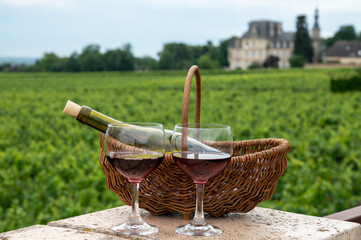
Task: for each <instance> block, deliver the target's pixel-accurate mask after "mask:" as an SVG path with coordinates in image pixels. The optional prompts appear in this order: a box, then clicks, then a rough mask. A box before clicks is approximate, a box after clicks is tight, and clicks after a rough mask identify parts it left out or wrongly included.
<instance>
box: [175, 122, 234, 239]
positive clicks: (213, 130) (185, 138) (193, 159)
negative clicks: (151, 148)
mask: <svg viewBox="0 0 361 240" xmlns="http://www.w3.org/2000/svg"><path fill="white" fill-rule="evenodd" d="M171 145H172V156H173V159H174V161H175V162H176V164H177V165H178V167H179V168H180V169H181V170H182V171H183V172H184V173H186V174H187V175H188V176H189V177H191V178H192V179H193V181H194V182H195V184H196V211H195V215H194V218H193V220H192V221H191V222H190V223H188V224H186V225H184V226H180V227H177V228H176V232H177V233H179V234H183V235H189V236H216V235H219V234H221V233H222V230H221V229H219V228H217V227H213V226H212V225H210V224H208V223H207V222H206V221H205V219H204V213H203V192H204V186H205V184H206V183H207V181H208V179H210V178H212V177H214V176H216V175H217V174H218V173H220V172H221V171H223V169H224V168H225V167H226V166H227V164H228V162H229V161H230V159H231V157H232V154H233V139H232V132H231V128H230V126H227V125H220V124H197V123H196V124H190V123H188V124H177V125H176V126H175V127H174V131H173V135H172V139H171Z"/></svg>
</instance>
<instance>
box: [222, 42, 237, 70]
mask: <svg viewBox="0 0 361 240" xmlns="http://www.w3.org/2000/svg"><path fill="white" fill-rule="evenodd" d="M236 38H237V37H231V38H228V39H226V40H223V41H221V42H220V44H219V47H218V52H219V54H218V62H219V65H220V66H222V67H228V66H229V63H228V46H229V44H230V43H232V42H233V41H234V40H235V39H236Z"/></svg>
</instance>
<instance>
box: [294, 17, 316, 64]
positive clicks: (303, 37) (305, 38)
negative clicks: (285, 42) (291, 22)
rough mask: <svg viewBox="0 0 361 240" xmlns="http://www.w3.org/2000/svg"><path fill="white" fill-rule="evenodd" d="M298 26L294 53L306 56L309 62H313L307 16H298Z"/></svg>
mask: <svg viewBox="0 0 361 240" xmlns="http://www.w3.org/2000/svg"><path fill="white" fill-rule="evenodd" d="M296 28H297V31H296V34H295V48H294V54H295V55H301V56H304V57H305V59H306V60H307V61H308V62H312V57H313V48H312V43H311V39H310V36H309V35H308V26H307V22H306V16H304V15H300V16H297V24H296Z"/></svg>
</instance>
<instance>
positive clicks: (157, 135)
mask: <svg viewBox="0 0 361 240" xmlns="http://www.w3.org/2000/svg"><path fill="white" fill-rule="evenodd" d="M104 151H105V154H106V157H107V159H108V161H109V162H110V163H111V165H113V167H114V168H115V169H116V170H117V171H118V172H119V173H120V174H122V175H123V176H124V177H126V178H127V179H128V180H129V182H130V183H131V185H132V191H133V192H132V212H131V214H130V216H129V219H128V221H127V222H125V223H123V224H120V225H118V226H115V227H113V231H114V232H116V233H117V234H125V235H148V234H153V233H156V232H158V228H157V227H155V226H152V225H149V224H147V223H146V222H144V221H143V220H142V218H141V216H140V214H139V201H138V196H139V183H140V182H141V181H142V179H143V178H144V177H145V176H147V175H148V174H150V173H151V172H152V171H154V170H155V169H156V168H157V167H158V166H159V164H161V162H162V161H163V158H164V152H165V138H164V129H163V125H162V124H159V123H139V122H138V123H136V122H133V123H111V124H109V125H108V128H107V131H106V134H105V141H104Z"/></svg>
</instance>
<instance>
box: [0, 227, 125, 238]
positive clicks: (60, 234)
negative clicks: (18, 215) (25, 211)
mask: <svg viewBox="0 0 361 240" xmlns="http://www.w3.org/2000/svg"><path fill="white" fill-rule="evenodd" d="M0 239H1V240H13V239H27V240H40V239H51V240H63V239H67V240H80V239H87V240H122V239H125V238H121V237H115V236H110V235H106V234H101V233H96V232H91V231H80V230H76V229H69V228H61V227H53V226H44V225H34V226H31V227H26V228H21V229H17V230H13V231H9V232H5V233H1V234H0Z"/></svg>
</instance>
